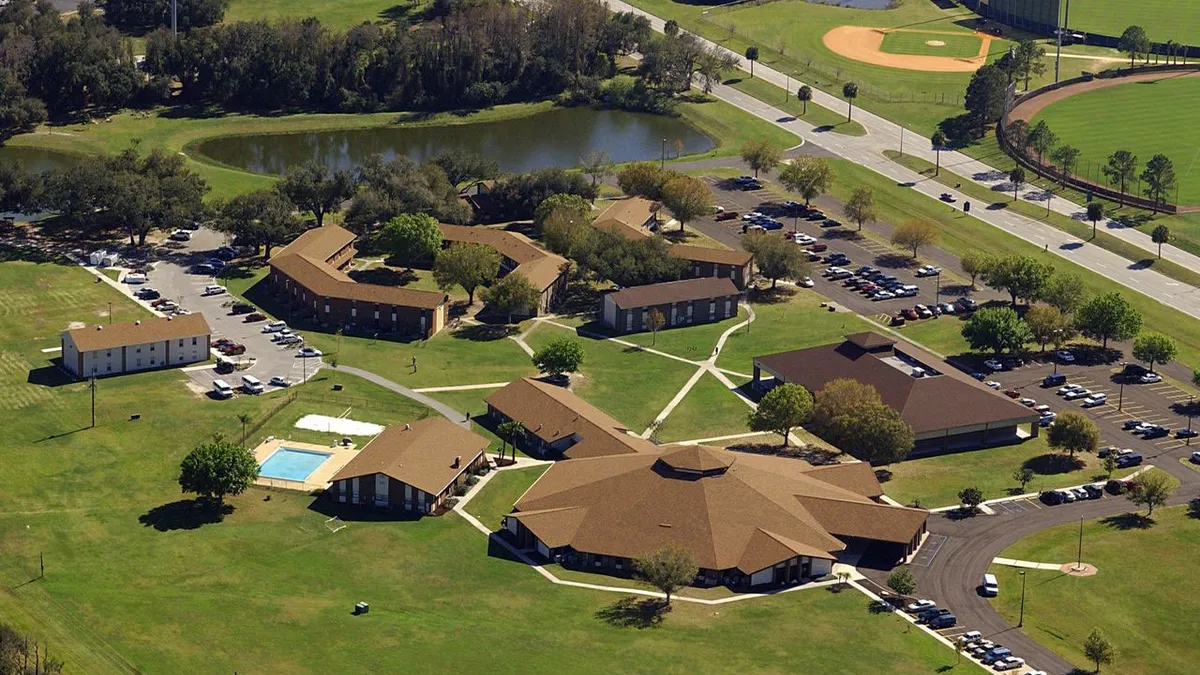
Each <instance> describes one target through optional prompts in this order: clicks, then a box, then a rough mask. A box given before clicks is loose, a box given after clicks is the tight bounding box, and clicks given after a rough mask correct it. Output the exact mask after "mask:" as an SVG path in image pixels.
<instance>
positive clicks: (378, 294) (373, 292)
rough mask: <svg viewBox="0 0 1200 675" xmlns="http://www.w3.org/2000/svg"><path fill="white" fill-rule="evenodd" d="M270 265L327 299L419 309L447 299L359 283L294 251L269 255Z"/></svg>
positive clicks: (438, 294)
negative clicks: (281, 255)
mask: <svg viewBox="0 0 1200 675" xmlns="http://www.w3.org/2000/svg"><path fill="white" fill-rule="evenodd" d="M271 267H274V268H276V269H278V270H279V271H280V272H283V273H284V274H286V275H288V276H289V277H291V278H292V279H294V280H295V281H296V283H298V284H300V285H301V286H303V287H305V288H307V289H308V290H309V291H310V292H311V293H314V294H316V295H319V296H322V297H327V298H344V299H346V300H355V301H358V302H374V303H378V304H381V305H396V306H399V307H419V308H422V309H436V308H437V307H439V306H441V305H442V304H444V303H445V302H446V301H447V300H449V298H450V296H448V295H446V294H445V293H443V292H441V291H421V290H416V289H411V288H401V287H398V286H383V285H381V284H360V283H357V282H355V281H354V280H353V279H351V278H350V277H348V276H346V274H345V273H343V272H341V271H340V270H338V269H335V268H334V267H333V266H332V265H327V264H325V263H324V262H323V261H318V260H316V259H314V258H311V257H309V256H307V255H301V254H298V253H293V254H291V255H286V256H283V257H280V256H273V257H272V258H271Z"/></svg>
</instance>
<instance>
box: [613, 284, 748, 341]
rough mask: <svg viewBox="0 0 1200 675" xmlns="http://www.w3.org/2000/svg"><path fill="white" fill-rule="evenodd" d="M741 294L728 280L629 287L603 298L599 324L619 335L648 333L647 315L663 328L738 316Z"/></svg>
mask: <svg viewBox="0 0 1200 675" xmlns="http://www.w3.org/2000/svg"><path fill="white" fill-rule="evenodd" d="M741 295H742V293H741V291H739V290H738V287H737V286H735V285H734V283H733V282H732V281H730V280H729V279H717V278H712V277H707V278H703V279H684V280H682V281H667V282H664V283H661V284H647V285H645V286H631V287H629V288H624V289H622V290H619V291H615V292H612V293H608V294H606V295H605V296H604V301H603V309H602V311H601V312H600V316H601V321H602V322H603V323H604V325H605V326H608V327H609V328H610V329H612V330H613V331H614V332H616V333H618V334H623V333H641V332H644V331H647V330H650V326H649V319H650V313H651V312H652V311H655V310H657V311H658V312H659V314H661V315H662V318H663V322H664V323H663V325H662V326H661V327H662V328H674V327H676V326H691V325H695V324H701V323H712V322H714V321H721V320H722V319H727V318H729V317H731V316H737V312H738V300H739V299H740V298H741Z"/></svg>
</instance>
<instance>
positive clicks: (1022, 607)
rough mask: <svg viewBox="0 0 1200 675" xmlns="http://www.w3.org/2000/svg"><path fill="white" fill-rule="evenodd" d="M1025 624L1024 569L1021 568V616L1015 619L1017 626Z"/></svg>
mask: <svg viewBox="0 0 1200 675" xmlns="http://www.w3.org/2000/svg"><path fill="white" fill-rule="evenodd" d="M1024 625H1025V570H1021V616H1020V618H1019V619H1017V628H1020V627H1022V626H1024Z"/></svg>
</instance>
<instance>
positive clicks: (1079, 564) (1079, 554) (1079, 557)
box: [1075, 516, 1083, 572]
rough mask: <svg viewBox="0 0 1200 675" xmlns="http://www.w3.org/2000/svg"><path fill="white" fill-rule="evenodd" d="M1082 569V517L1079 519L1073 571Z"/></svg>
mask: <svg viewBox="0 0 1200 675" xmlns="http://www.w3.org/2000/svg"><path fill="white" fill-rule="evenodd" d="M1081 569H1083V516H1080V517H1079V550H1078V551H1077V552H1076V555H1075V571H1076V572H1078V571H1079V570H1081Z"/></svg>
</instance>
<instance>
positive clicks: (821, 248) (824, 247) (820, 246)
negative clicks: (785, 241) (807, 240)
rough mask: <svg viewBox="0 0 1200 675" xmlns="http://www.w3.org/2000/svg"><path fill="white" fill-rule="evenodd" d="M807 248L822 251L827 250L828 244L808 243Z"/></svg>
mask: <svg viewBox="0 0 1200 675" xmlns="http://www.w3.org/2000/svg"><path fill="white" fill-rule="evenodd" d="M808 250H810V251H812V252H813V253H823V252H825V251H827V250H829V244H809V246H808Z"/></svg>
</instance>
